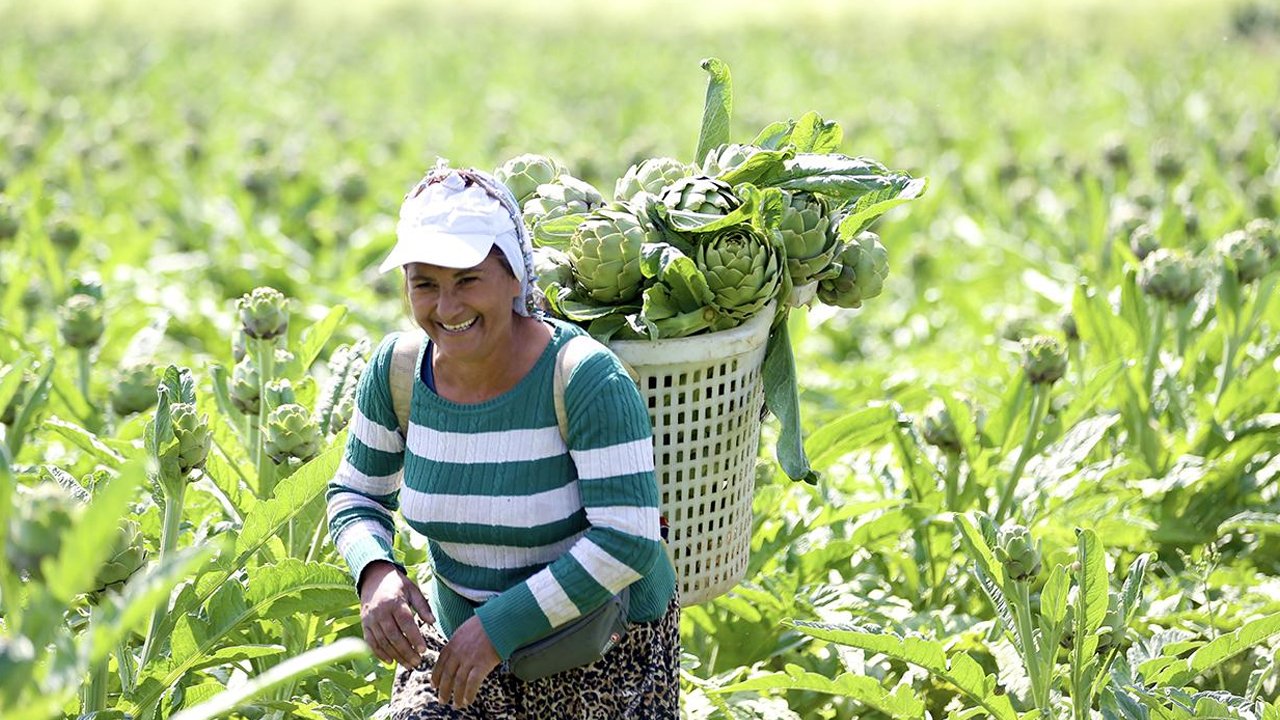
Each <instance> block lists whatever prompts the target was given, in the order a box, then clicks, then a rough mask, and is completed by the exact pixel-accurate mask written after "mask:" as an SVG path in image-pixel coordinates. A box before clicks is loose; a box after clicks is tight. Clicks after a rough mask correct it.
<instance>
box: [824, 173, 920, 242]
mask: <svg viewBox="0 0 1280 720" xmlns="http://www.w3.org/2000/svg"><path fill="white" fill-rule="evenodd" d="M928 184H929V182H928V179H926V178H916V179H914V180H910V181H908V182H907V183H906V184H903V185H899V184H897V183H894V184H892V185H888V186H886V187H882V188H880V189H879V190H873V191H871V192H869V193H867V194H865V195H863V196H862V197H860V198H858V199H857V200H854V201H853V203H852V205H850V206H849V208H848V211H847V213H846V215H845V217H844V219H843V220H841V221H840V229H839V239H840V240H841V241H846V240H849V239H850V238H852V237H854V236H855V235H857V234H858V233H860V232H862V231H863V230H866V229H867V228H868V227H869V226H870V225H871V223H873V222H875V221H876V220H878V219H879V218H880V216H881V215H883V214H885V213H886V212H888V211H890V210H892V209H893V208H895V207H897V206H899V205H902V204H904V203H908V202H910V201H912V200H915V199H916V198H918V197H920V196H921V195H923V194H924V191H925V188H926V187H928Z"/></svg>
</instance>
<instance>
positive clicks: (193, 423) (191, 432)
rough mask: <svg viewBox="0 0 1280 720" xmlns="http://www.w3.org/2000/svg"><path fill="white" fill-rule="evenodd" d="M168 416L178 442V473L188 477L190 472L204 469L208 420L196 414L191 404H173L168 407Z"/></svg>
mask: <svg viewBox="0 0 1280 720" xmlns="http://www.w3.org/2000/svg"><path fill="white" fill-rule="evenodd" d="M169 414H170V417H171V418H172V420H173V435H174V437H175V438H177V440H178V471H179V472H181V473H182V474H183V475H187V476H189V475H190V473H191V471H192V470H195V469H197V468H202V467H204V461H205V460H206V459H207V458H208V457H209V447H210V445H211V443H212V438H211V437H210V435H209V418H208V417H207V416H203V417H202V416H201V415H200V414H199V413H197V412H196V406H195V405H192V404H191V403H174V404H172V405H170V406H169Z"/></svg>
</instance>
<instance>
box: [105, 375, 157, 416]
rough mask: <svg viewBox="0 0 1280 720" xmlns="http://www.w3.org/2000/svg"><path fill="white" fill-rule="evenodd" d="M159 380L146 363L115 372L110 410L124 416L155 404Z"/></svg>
mask: <svg viewBox="0 0 1280 720" xmlns="http://www.w3.org/2000/svg"><path fill="white" fill-rule="evenodd" d="M159 385H160V379H159V378H157V377H156V373H155V369H154V368H152V367H151V365H150V364H148V363H133V364H129V365H125V366H124V367H122V368H120V369H119V370H118V371H116V378H115V382H114V383H113V384H112V386H111V409H112V410H114V411H115V413H116V414H117V415H120V416H124V415H130V414H133V413H139V412H142V411H143V410H146V409H147V408H149V407H151V406H152V405H155V404H156V388H157V387H158V386H159Z"/></svg>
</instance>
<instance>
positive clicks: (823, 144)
mask: <svg viewBox="0 0 1280 720" xmlns="http://www.w3.org/2000/svg"><path fill="white" fill-rule="evenodd" d="M843 141H844V129H843V128H841V127H840V124H839V123H836V122H824V121H823V120H822V117H821V116H819V115H818V113H816V112H812V111H810V112H808V113H805V114H804V115H803V116H802V117H801V118H800V119H799V120H787V121H785V122H784V121H777V122H773V123H770V124H768V125H766V126H765V127H764V128H763V129H762V130H761V131H760V133H759V134H758V135H756V139H755V140H752V141H751V144H752V145H755V146H757V147H760V148H764V149H766V150H779V149H782V148H784V147H786V146H788V145H790V146H792V149H793V150H795V152H800V153H819V154H826V153H831V152H834V151H835V150H836V148H838V147H840V143H841V142H843Z"/></svg>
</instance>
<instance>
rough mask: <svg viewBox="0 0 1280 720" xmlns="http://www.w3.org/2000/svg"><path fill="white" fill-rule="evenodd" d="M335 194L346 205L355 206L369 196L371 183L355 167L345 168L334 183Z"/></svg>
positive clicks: (348, 166)
mask: <svg viewBox="0 0 1280 720" xmlns="http://www.w3.org/2000/svg"><path fill="white" fill-rule="evenodd" d="M334 192H335V193H337V195H338V198H339V199H341V200H342V202H344V203H348V204H351V205H354V204H355V203H358V202H360V201H361V200H363V199H364V197H365V196H366V195H368V194H369V182H368V181H367V180H365V177H364V173H362V172H360V170H359V168H357V167H355V166H354V165H346V166H344V167H343V168H342V169H341V170H340V171H339V173H338V178H337V180H335V181H334Z"/></svg>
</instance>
